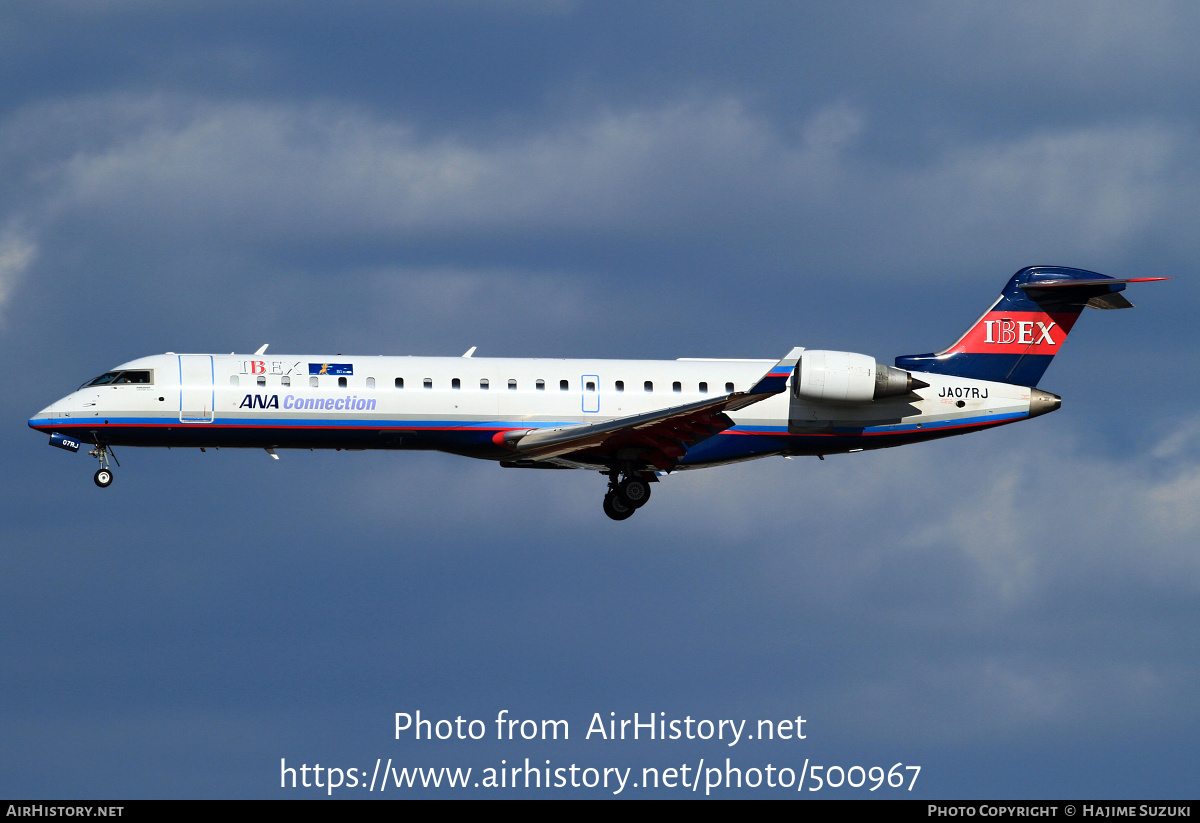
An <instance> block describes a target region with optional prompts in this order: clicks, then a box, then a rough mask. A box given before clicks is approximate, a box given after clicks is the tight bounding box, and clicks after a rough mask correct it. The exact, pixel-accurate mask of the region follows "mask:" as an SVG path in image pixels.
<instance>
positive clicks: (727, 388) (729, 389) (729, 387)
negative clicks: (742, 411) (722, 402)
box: [725, 383, 733, 392]
mask: <svg viewBox="0 0 1200 823" xmlns="http://www.w3.org/2000/svg"><path fill="white" fill-rule="evenodd" d="M725 391H726V392H732V391H733V384H732V383H726V384H725Z"/></svg>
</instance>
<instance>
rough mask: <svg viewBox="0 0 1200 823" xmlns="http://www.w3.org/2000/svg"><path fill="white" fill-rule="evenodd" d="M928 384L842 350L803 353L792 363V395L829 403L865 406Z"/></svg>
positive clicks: (865, 357)
mask: <svg viewBox="0 0 1200 823" xmlns="http://www.w3.org/2000/svg"><path fill="white" fill-rule="evenodd" d="M928 385H929V384H928V383H926V382H924V381H922V380H917V379H915V378H914V377H913V376H912V375H911V374H909V373H908V372H906V371H904V370H903V369H897V368H896V367H894V366H885V365H884V364H883V363H877V362H875V358H874V357H868V356H867V355H865V354H855V353H853V352H846V351H806V352H804V354H803V355H801V356H800V360H799V361H798V362H797V363H796V371H795V377H794V379H793V380H792V393H793V394H794V395H795V396H796V397H798V398H804V399H807V400H820V401H824V402H827V403H828V402H833V403H869V402H870V401H872V400H878V399H879V398H881V397H895V396H897V395H902V394H907V393H908V392H910V391H912V390H913V389H921V388H925V387H926V386H928Z"/></svg>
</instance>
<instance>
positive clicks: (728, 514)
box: [0, 0, 1200, 798]
mask: <svg viewBox="0 0 1200 823" xmlns="http://www.w3.org/2000/svg"><path fill="white" fill-rule="evenodd" d="M1198 41H1200V9H1198V8H1197V6H1196V5H1195V4H1191V3H1152V2H1144V3H1138V4H1132V3H1102V2H1089V3H1075V2H1060V3H1054V4H1044V3H1011V2H1005V3H920V4H893V3H853V4H851V3H845V4H825V3H820V4H818V3H766V2H759V3H740V4H732V3H669V2H659V3H654V4H646V3H622V2H606V3H589V2H553V1H552V0H547V2H529V3H522V2H516V1H515V0H514V1H513V2H490V3H489V2H443V3H433V2H428V3H423V2H412V3H403V4H399V3H397V4H380V3H337V4H333V3H265V2H264V3H254V4H247V3H233V2H212V0H209V1H208V2H196V3H192V2H177V3H171V4H160V3H146V2H136V1H135V0H128V2H120V1H119V0H118V1H117V2H84V3H79V2H73V3H66V2H62V3H57V2H43V3H36V4H24V3H5V4H3V6H0V181H2V182H0V350H2V352H3V359H4V362H6V363H8V364H9V365H8V370H9V372H8V373H9V379H8V381H7V389H6V390H5V393H4V400H3V403H2V405H0V410H2V412H3V426H0V445H2V447H3V450H4V451H3V453H4V460H3V469H2V470H0V499H2V501H3V502H2V503H0V507H2V508H0V511H2V512H3V517H2V518H0V544H2V546H3V551H0V587H2V589H0V591H2V592H3V596H2V597H0V620H2V625H3V630H2V632H0V659H2V660H3V666H0V737H2V739H3V740H4V745H2V746H0V796H10V797H11V796H24V797H95V798H99V797H184V796H186V797H279V796H289V797H298V796H318V795H320V794H322V793H321V792H318V791H317V790H316V789H312V790H308V791H288V792H282V791H281V790H280V788H279V777H280V771H279V770H280V759H281V758H286V759H287V761H288V763H289V764H293V765H299V764H303V763H307V764H309V765H312V764H315V763H321V764H322V765H324V766H338V767H342V768H350V767H356V768H360V769H361V768H367V767H369V766H372V765H373V764H374V763H375V760H376V758H383V759H385V760H386V759H387V758H393V759H394V762H395V763H397V764H404V765H412V766H463V767H466V766H471V767H473V768H475V769H482V768H486V767H488V766H497V765H499V761H500V760H501V759H505V760H507V761H508V762H509V763H510V764H511V763H512V762H519V761H522V760H523V758H525V757H530V758H533V759H534V761H535V763H536V762H540V760H546V759H549V760H551V761H552V766H553V767H560V766H569V765H570V764H571V763H575V764H578V765H579V766H581V767H582V766H593V767H608V766H613V767H622V768H624V767H633V768H634V769H635V772H636V771H638V770H640V769H641V768H642V767H643V766H669V765H680V764H682V763H684V762H688V763H696V762H698V761H699V759H700V758H707V759H708V760H709V762H710V763H711V762H714V761H716V762H723V759H724V758H725V757H727V756H728V757H730V758H731V759H732V760H733V762H734V765H735V766H741V767H743V768H747V767H751V766H759V767H762V766H765V765H766V764H767V763H773V764H775V765H776V766H777V767H780V766H791V767H794V768H796V769H797V770H799V768H800V766H801V764H802V763H803V761H804V760H805V759H806V758H807V759H809V761H810V762H811V763H812V764H814V765H815V764H825V765H841V766H843V767H849V766H853V765H862V766H864V767H868V766H872V765H883V766H885V767H890V766H891V765H892V764H894V763H896V762H903V763H905V764H913V765H920V766H921V767H922V772H921V776H920V779H919V781H918V783H917V786H916V790H915V791H914V792H913V795H908V796H936V797H972V796H975V797H1063V796H1078V797H1094V798H1101V797H1155V796H1192V797H1194V796H1195V794H1196V768H1197V764H1198V761H1200V739H1198V736H1197V723H1198V721H1200V708H1198V707H1200V701H1197V693H1198V692H1200V642H1198V638H1200V628H1198V626H1197V614H1200V513H1198V506H1197V504H1198V503H1200V416H1198V414H1197V411H1196V398H1197V389H1196V345H1195V342H1194V339H1195V338H1194V329H1195V321H1194V318H1195V316H1196V314H1197V311H1198V310H1200V292H1198V290H1197V288H1196V279H1195V277H1196V268H1197V266H1196V262H1197V259H1198V258H1200V231H1198V230H1197V229H1198V223H1197V215H1198V214H1200V148H1198V147H1200V140H1198V138H1200V119H1198V113H1200V51H1198V50H1197V49H1196V47H1195V44H1196V42H1198ZM1035 263H1048V264H1060V265H1070V266H1078V267H1082V268H1088V269H1094V270H1096V271H1100V272H1104V273H1106V274H1110V275H1113V276H1118V277H1174V278H1176V279H1174V280H1172V281H1171V282H1169V283H1162V284H1152V285H1148V286H1144V287H1141V288H1137V289H1131V290H1130V292H1129V295H1130V297H1131V298H1132V299H1133V301H1134V302H1135V303H1137V304H1138V309H1137V310H1135V311H1127V312H1105V313H1100V312H1089V313H1088V314H1087V315H1085V316H1084V317H1083V319H1082V321H1081V323H1080V325H1079V326H1078V327H1077V330H1076V331H1075V333H1074V334H1073V335H1072V337H1071V340H1070V342H1069V343H1068V344H1067V345H1066V346H1065V347H1064V350H1063V353H1062V354H1061V355H1060V356H1059V358H1057V359H1056V360H1055V362H1054V364H1053V365H1052V366H1051V368H1050V370H1049V371H1048V373H1047V374H1046V377H1045V378H1044V380H1043V381H1042V384H1041V386H1042V388H1045V389H1047V390H1050V391H1053V392H1056V393H1058V394H1061V395H1062V396H1063V397H1064V404H1063V408H1062V409H1061V410H1060V411H1059V412H1057V413H1055V414H1054V415H1051V416H1048V417H1043V418H1039V419H1038V420H1035V421H1031V422H1028V423H1023V424H1020V425H1017V426H1011V427H1006V428H1002V429H998V430H994V431H990V432H985V433H977V434H973V435H971V436H969V437H963V438H952V439H950V440H946V441H942V442H939V443H931V444H925V445H918V446H913V447H909V448H905V449H900V450H892V451H884V452H877V453H863V454H857V455H847V456H841V457H832V458H830V459H828V460H826V461H825V462H818V461H816V460H812V459H806V460H801V459H797V460H792V461H785V460H780V459H772V460H764V461H757V462H754V463H749V464H743V465H738V466H733V467H728V468H723V469H714V470H710V471H706V472H697V473H690V474H683V475H680V476H676V477H673V478H670V479H668V481H667V482H664V483H662V484H661V485H660V486H659V487H658V488H657V490H656V492H655V495H654V500H653V502H652V503H651V505H649V506H648V507H647V508H646V509H644V510H642V511H641V512H640V513H639V514H638V515H637V517H635V518H633V519H631V520H629V521H627V522H624V523H613V522H611V521H609V520H608V519H607V518H605V517H604V515H603V514H602V512H601V510H600V505H599V503H600V495H601V492H602V480H601V479H600V478H598V477H597V476H596V475H592V474H585V473H576V472H516V471H509V470H504V469H500V468H499V467H497V466H494V465H490V464H484V463H477V462H473V461H469V460H464V459H459V458H453V457H449V456H442V455H436V454H421V453H414V454H394V453H365V452H360V453H345V452H341V453H337V452H334V453H308V452H303V453H289V452H284V453H283V454H282V455H281V457H282V459H281V460H279V461H278V462H276V461H272V460H269V459H268V458H267V457H266V456H265V455H264V454H263V453H262V452H246V453H240V452H238V451H231V450H221V451H220V452H212V451H210V452H208V453H206V454H200V453H199V452H197V451H184V450H171V451H166V450H161V451H159V450H145V451H143V450H134V449H126V450H124V451H119V453H118V456H119V457H120V459H121V460H122V467H121V469H119V470H118V472H117V481H116V483H115V484H114V485H113V486H112V488H110V489H108V490H107V491H103V492H102V491H100V490H99V489H97V488H96V487H95V486H94V485H93V484H92V481H91V473H92V471H93V469H94V466H93V465H92V461H90V460H88V459H87V458H85V457H82V456H79V455H76V456H72V455H69V454H68V453H65V452H61V451H57V450H51V449H48V448H47V447H46V444H45V438H44V437H43V436H41V435H36V434H35V433H33V432H31V431H30V430H29V429H28V428H27V427H26V420H27V419H28V417H29V416H30V415H32V414H33V413H34V412H36V411H37V410H38V409H40V408H42V407H43V406H45V405H46V404H47V403H49V402H50V401H52V400H54V399H55V398H57V397H59V396H62V395H63V394H66V393H67V392H69V391H70V390H72V389H73V388H74V387H75V386H76V385H78V383H79V382H80V381H82V380H84V379H86V378H88V377H91V376H93V375H95V374H98V373H100V372H102V371H104V370H106V369H107V368H109V367H111V366H113V365H115V364H117V363H120V362H122V361H125V360H128V359H132V358H133V357H136V356H140V355H143V354H149V353H155V352H162V351H167V350H170V351H218V352H227V351H233V350H236V351H239V352H250V351H253V350H254V349H256V348H258V347H259V346H260V345H261V344H263V343H270V344H271V347H272V350H273V351H277V352H288V351H309V352H354V353H379V354H422V355H457V354H460V353H461V352H462V351H464V350H465V349H467V348H468V347H470V346H478V347H479V351H478V355H479V356H489V355H490V356H530V357H532V356H547V357H651V358H674V357H681V356H708V357H780V356H782V355H783V354H784V353H786V352H787V351H788V349H789V348H790V347H792V346H794V345H803V346H808V347H817V348H830V349H844V350H850V351H860V352H864V353H867V354H871V355H873V356H875V357H877V358H879V359H880V360H884V361H885V362H888V361H890V360H891V358H892V357H894V356H895V355H898V354H907V353H913V352H924V351H929V350H931V349H935V348H939V347H940V346H942V345H944V344H946V343H949V342H951V341H952V340H953V339H954V337H955V336H956V335H957V334H958V333H959V332H961V331H962V330H963V328H965V327H966V325H967V324H969V323H970V322H971V321H972V320H974V319H975V317H977V316H978V314H979V313H980V312H981V311H982V310H983V309H984V308H985V307H986V305H987V303H988V301H989V300H991V299H992V298H993V297H994V295H995V294H996V293H997V292H998V290H999V288H1000V286H1002V285H1003V283H1004V281H1005V280H1006V279H1007V277H1008V276H1009V275H1011V274H1012V273H1013V272H1014V271H1016V270H1017V269H1018V268H1020V267H1022V266H1025V265H1029V264H1035ZM418 709H419V710H421V712H422V714H423V716H427V717H434V718H437V717H450V718H453V717H455V716H458V715H462V716H463V717H465V718H468V719H469V718H480V719H485V720H491V719H492V718H494V717H495V715H496V713H497V712H498V711H499V710H501V709H507V710H509V712H510V713H511V716H513V717H520V718H562V719H566V720H568V721H569V722H570V724H571V734H572V738H571V740H570V741H569V742H562V741H559V742H557V743H549V744H532V743H524V742H520V741H518V742H514V743H498V742H496V741H494V740H487V741H479V742H465V743H460V742H454V741H447V742H425V741H421V742H419V743H418V742H416V741H413V740H412V739H411V738H406V739H403V740H400V741H397V740H395V739H394V734H393V731H392V722H393V721H392V718H393V715H394V713H395V712H415V711H416V710H418ZM595 712H600V713H602V714H604V715H605V716H608V713H609V712H616V713H617V715H618V716H622V717H631V716H632V714H633V712H639V713H641V715H642V716H643V717H644V716H645V714H646V713H649V712H666V713H667V717H679V718H682V717H684V716H687V715H690V716H692V717H694V718H713V719H717V718H734V719H743V718H744V719H747V720H749V721H750V722H751V723H753V722H754V721H755V720H757V719H759V718H784V717H794V716H796V715H803V716H804V717H805V718H806V720H807V723H806V727H805V728H806V732H807V735H808V736H807V739H806V740H804V741H791V742H789V743H786V744H784V743H780V742H775V743H767V742H758V741H754V742H750V741H746V742H743V743H740V744H739V745H738V746H737V747H734V748H732V749H731V748H729V747H726V746H723V745H722V744H720V743H715V742H714V743H703V742H698V741H696V742H686V741H681V742H658V743H655V744H651V743H648V742H646V741H640V742H637V743H619V742H614V743H604V742H603V741H599V742H598V741H597V740H596V739H595V738H594V737H593V739H592V740H587V741H585V740H583V739H582V738H583V733H584V732H585V731H586V729H587V725H588V722H589V720H590V719H591V717H592V715H593V713H595ZM539 759H540V760H539ZM345 793H346V794H352V795H353V793H352V792H351V791H350V790H349V789H347V790H345ZM497 793H498V792H490V793H489V796H494V795H495V794H497ZM517 793H524V790H523V789H522V790H521V792H517ZM573 793H576V792H573V791H571V790H557V791H554V792H546V791H542V792H531V794H534V795H537V796H545V795H547V794H549V795H551V796H563V795H567V794H573ZM578 793H580V794H583V795H591V796H602V795H603V794H604V791H603V790H591V791H588V790H579V791H578ZM630 793H632V792H630ZM769 793H770V792H767V791H766V790H759V791H756V792H752V793H751V794H752V795H753V796H765V795H767V794H769ZM508 794H514V792H513V791H512V790H508ZM643 794H644V793H643ZM664 794H665V795H666V796H673V795H674V794H676V792H670V791H668V792H664ZM725 794H726V796H727V795H728V794H730V793H728V792H727V793H725ZM784 794H788V793H786V792H784ZM791 794H794V792H793V793H791ZM806 794H807V792H806ZM862 794H864V792H862V791H858V792H851V793H849V796H858V795H862ZM865 794H870V793H865ZM878 794H879V792H876V793H875V795H876V796H877V795H878ZM354 796H365V795H364V794H363V792H362V790H361V789H359V790H358V794H357V795H354ZM818 796H820V795H818Z"/></svg>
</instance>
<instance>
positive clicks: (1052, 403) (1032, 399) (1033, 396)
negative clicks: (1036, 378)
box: [1029, 389, 1062, 417]
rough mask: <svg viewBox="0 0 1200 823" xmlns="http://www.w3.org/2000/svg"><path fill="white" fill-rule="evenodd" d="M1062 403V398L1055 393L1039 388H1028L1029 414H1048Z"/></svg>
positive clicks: (1031, 415) (1034, 415)
mask: <svg viewBox="0 0 1200 823" xmlns="http://www.w3.org/2000/svg"><path fill="white" fill-rule="evenodd" d="M1061 405H1062V398H1061V397H1059V396H1058V395H1057V394H1051V393H1050V392H1048V391H1042V390H1041V389H1030V390H1029V416H1030V417H1039V416H1040V415H1043V414H1049V413H1050V412H1052V411H1058V407H1059V406H1061Z"/></svg>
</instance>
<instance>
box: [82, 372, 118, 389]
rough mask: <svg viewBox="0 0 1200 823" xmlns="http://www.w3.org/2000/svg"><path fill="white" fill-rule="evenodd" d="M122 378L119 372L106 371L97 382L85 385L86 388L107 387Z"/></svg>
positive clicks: (93, 381)
mask: <svg viewBox="0 0 1200 823" xmlns="http://www.w3.org/2000/svg"><path fill="white" fill-rule="evenodd" d="M120 376H121V373H120V372H119V371H106V372H105V373H104V374H102V375H100V376H99V377H97V378H96V379H95V380H92V381H89V382H87V383H84V384H83V385H85V386H106V385H108V384H109V383H111V382H112V381H114V380H116V379H117V378H118V377H120Z"/></svg>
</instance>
